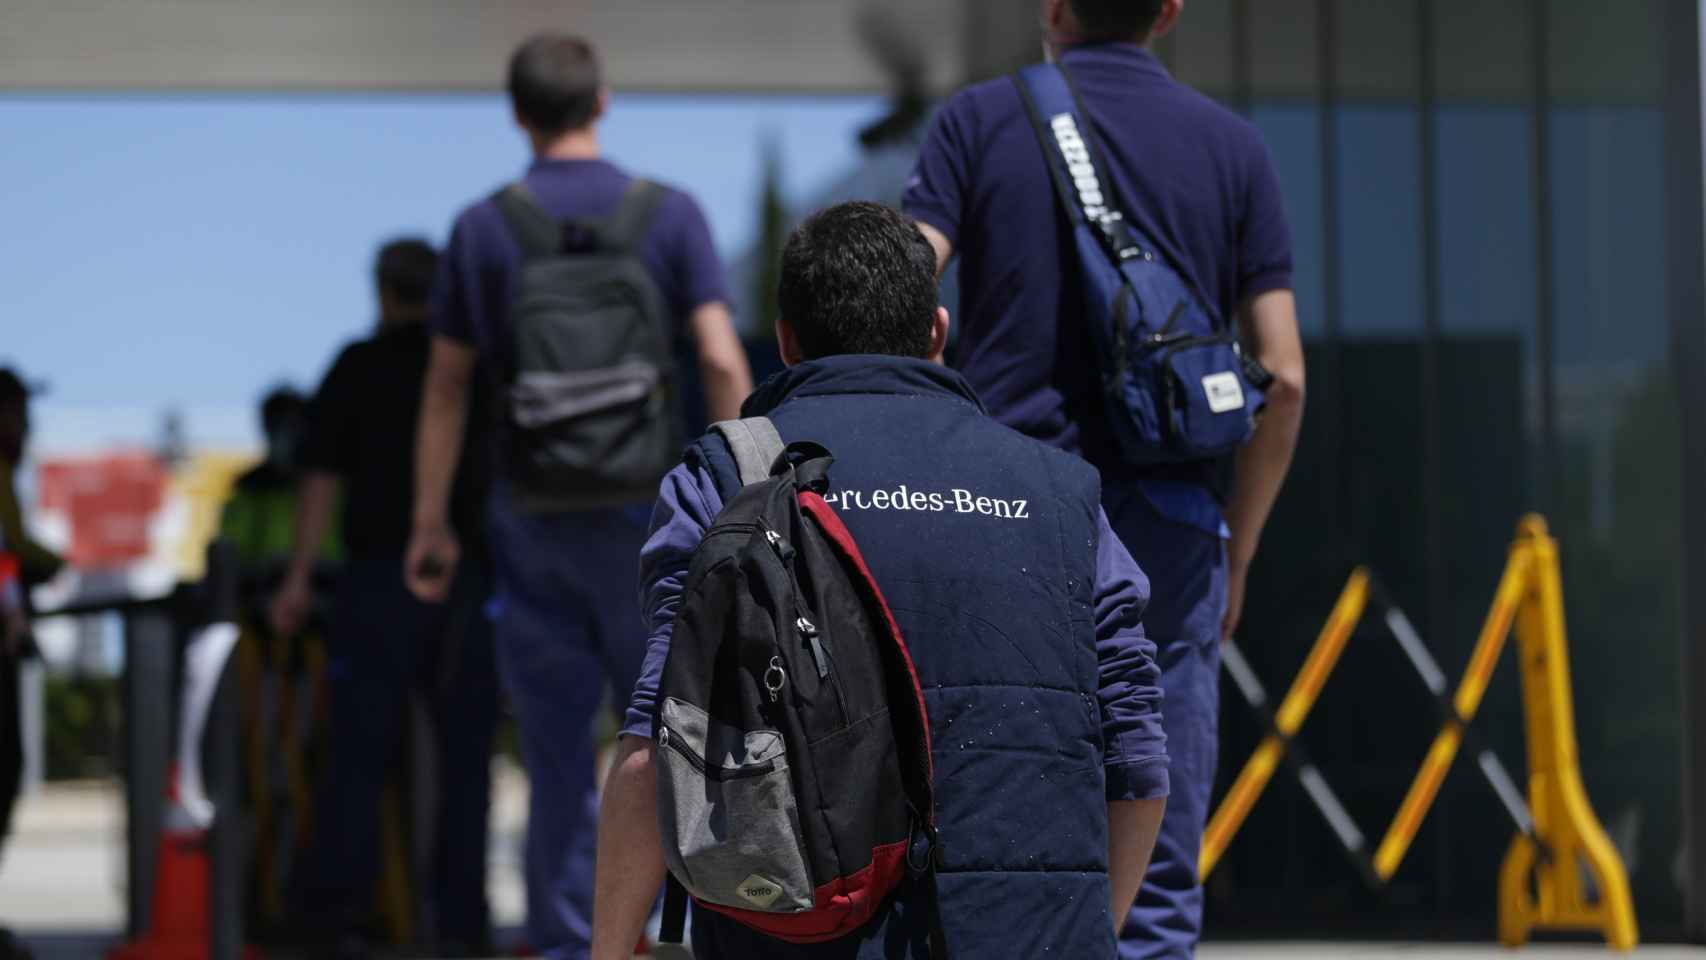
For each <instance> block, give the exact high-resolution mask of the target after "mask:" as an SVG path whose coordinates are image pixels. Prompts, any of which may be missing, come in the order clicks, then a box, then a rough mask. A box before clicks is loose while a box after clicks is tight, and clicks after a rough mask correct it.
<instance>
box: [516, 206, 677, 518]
mask: <svg viewBox="0 0 1706 960" xmlns="http://www.w3.org/2000/svg"><path fill="white" fill-rule="evenodd" d="M662 195H663V188H662V187H659V186H658V185H657V184H654V183H650V182H647V181H645V180H635V181H633V183H632V184H630V185H629V188H628V191H627V193H626V194H625V195H624V196H623V198H622V202H621V204H620V205H619V206H618V207H617V208H616V212H615V213H614V214H613V215H611V216H610V217H608V218H606V219H604V220H597V221H568V222H563V223H559V222H558V221H556V220H555V219H553V218H552V217H551V215H550V214H549V213H547V212H546V211H545V210H544V208H543V207H541V206H540V205H539V202H538V200H536V199H535V198H534V197H533V195H532V193H531V192H529V191H528V189H527V187H526V186H524V185H523V184H521V183H512V184H510V185H509V186H507V187H504V188H503V189H502V190H500V191H499V192H498V193H497V195H496V196H495V197H494V198H493V200H494V202H495V203H496V204H497V207H498V210H500V211H501V212H502V213H503V216H504V220H505V221H506V222H507V223H508V225H509V229H510V233H511V235H512V236H513V237H514V238H515V241H516V243H517V244H518V245H519V246H520V247H521V252H522V265H521V273H520V277H519V279H518V280H517V283H516V286H515V289H514V291H513V299H512V301H511V303H510V309H509V322H510V333H511V342H512V347H511V353H510V355H509V356H508V357H507V358H504V359H505V360H506V361H507V363H506V364H505V365H504V368H503V369H502V371H501V373H502V375H503V377H504V382H503V383H502V384H500V388H501V391H500V394H499V395H500V396H501V397H502V402H500V403H499V404H498V407H499V410H500V411H501V414H500V416H501V418H502V421H503V422H502V424H501V426H500V429H499V442H500V444H501V450H502V453H501V463H500V469H501V472H502V474H503V476H504V477H505V479H506V480H507V481H508V483H509V486H510V494H511V496H512V498H513V501H514V502H515V504H516V505H517V506H518V507H519V508H521V509H523V510H531V511H552V510H575V509H587V508H593V507H603V506H618V505H624V504H633V503H645V502H650V501H651V500H652V499H653V498H654V497H655V496H656V495H657V488H658V482H659V481H660V480H662V479H663V475H664V474H665V473H667V472H668V471H669V469H670V468H671V467H672V466H674V465H675V463H676V462H677V461H678V459H679V458H680V454H681V444H682V436H681V432H682V412H681V406H680V397H679V393H680V391H679V387H678V384H677V383H676V370H675V355H674V350H673V346H674V338H673V336H672V333H671V330H672V324H671V323H670V319H669V314H668V311H667V309H666V307H665V303H664V298H663V294H662V293H661V292H659V290H658V287H657V283H656V282H655V281H654V280H653V279H652V277H651V274H650V273H649V272H648V271H647V270H646V267H645V264H643V263H642V262H641V261H640V259H639V257H638V255H637V249H638V247H639V244H640V241H641V240H642V239H643V238H644V237H645V235H646V230H647V228H648V227H649V226H650V225H651V221H652V214H653V213H654V211H655V210H656V209H657V204H658V201H659V199H661V197H662Z"/></svg>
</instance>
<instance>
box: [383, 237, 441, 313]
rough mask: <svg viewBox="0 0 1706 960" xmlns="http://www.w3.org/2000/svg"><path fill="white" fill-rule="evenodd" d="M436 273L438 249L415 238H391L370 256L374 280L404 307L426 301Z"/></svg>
mask: <svg viewBox="0 0 1706 960" xmlns="http://www.w3.org/2000/svg"><path fill="white" fill-rule="evenodd" d="M437 272H438V251H437V250H434V249H433V248H432V244H430V243H428V242H426V241H425V240H422V239H420V238H419V237H401V238H399V239H396V240H392V241H391V242H389V243H387V244H385V245H384V246H383V247H380V248H379V255H378V256H377V257H375V258H373V281H374V283H376V284H378V285H379V289H380V290H381V291H383V292H385V293H389V294H390V295H391V296H392V297H393V298H395V299H396V300H397V302H398V303H401V304H404V305H406V306H420V305H421V304H424V303H426V301H427V296H428V295H429V294H431V293H432V280H433V276H434V274H436V273H437Z"/></svg>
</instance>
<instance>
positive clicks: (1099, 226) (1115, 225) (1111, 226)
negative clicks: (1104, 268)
mask: <svg viewBox="0 0 1706 960" xmlns="http://www.w3.org/2000/svg"><path fill="white" fill-rule="evenodd" d="M1091 223H1094V224H1095V225H1096V231H1097V232H1098V233H1100V234H1101V236H1102V245H1103V246H1105V247H1107V248H1108V252H1109V253H1111V254H1113V256H1114V259H1116V260H1144V261H1146V262H1153V261H1154V260H1155V253H1154V252H1153V251H1150V250H1145V249H1143V246H1142V245H1141V244H1139V243H1138V242H1137V236H1136V235H1135V234H1133V233H1132V230H1131V226H1130V225H1129V224H1127V223H1126V220H1125V215H1124V214H1122V213H1120V212H1119V211H1118V210H1109V211H1107V212H1106V213H1104V214H1102V215H1101V216H1099V217H1097V218H1096V219H1094V220H1092V221H1091Z"/></svg>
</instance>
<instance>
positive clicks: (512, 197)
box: [492, 180, 563, 259]
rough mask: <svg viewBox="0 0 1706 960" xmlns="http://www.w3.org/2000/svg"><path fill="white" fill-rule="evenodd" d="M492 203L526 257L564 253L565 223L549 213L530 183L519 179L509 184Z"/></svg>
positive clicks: (495, 195) (493, 196)
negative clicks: (535, 194) (534, 194)
mask: <svg viewBox="0 0 1706 960" xmlns="http://www.w3.org/2000/svg"><path fill="white" fill-rule="evenodd" d="M492 202H493V203H495V204H497V208H498V212H499V213H502V214H503V217H504V223H505V224H506V225H508V227H509V235H510V236H511V237H513V238H514V239H515V242H516V245H517V246H519V247H521V255H522V256H523V257H526V258H528V259H532V258H534V257H550V256H555V255H557V254H559V253H561V252H562V250H563V225H562V224H560V223H558V222H557V221H556V220H555V219H553V218H552V216H551V215H550V214H549V213H546V212H545V208H544V207H542V206H540V205H539V200H538V199H537V198H536V197H534V196H533V191H531V190H529V189H527V185H526V184H524V183H522V182H521V181H520V180H517V181H516V182H514V183H512V184H509V185H507V186H505V187H504V188H503V189H502V190H499V191H498V192H497V193H495V194H493V195H492Z"/></svg>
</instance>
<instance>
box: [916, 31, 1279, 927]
mask: <svg viewBox="0 0 1706 960" xmlns="http://www.w3.org/2000/svg"><path fill="white" fill-rule="evenodd" d="M1182 6H1183V3H1182V0H1042V2H1041V3H1040V8H1041V14H1042V24H1043V28H1044V30H1045V31H1046V44H1045V46H1046V49H1047V51H1048V52H1049V56H1050V57H1051V59H1053V60H1055V61H1056V62H1057V63H1058V65H1059V67H1060V68H1061V70H1062V72H1063V73H1064V75H1065V76H1066V77H1067V78H1069V80H1070V83H1071V86H1072V87H1073V88H1075V91H1076V95H1077V100H1078V104H1076V105H1073V104H1072V103H1071V100H1068V101H1067V102H1068V104H1069V106H1067V107H1066V108H1065V110H1057V111H1051V112H1050V116H1043V117H1038V118H1037V119H1036V120H1035V121H1033V119H1032V118H1031V116H1029V115H1028V114H1029V111H1028V110H1027V105H1026V99H1025V97H1024V96H1022V94H1021V89H1020V85H1019V84H1018V83H1016V82H1015V80H1014V79H1013V78H1003V79H1000V80H995V81H991V82H988V83H984V84H980V85H978V86H974V87H971V88H969V89H967V90H964V91H962V92H961V93H959V94H958V95H956V96H955V97H954V98H953V99H952V100H951V101H950V102H949V103H948V104H947V105H946V107H944V108H943V110H942V111H941V113H940V115H939V116H938V118H937V120H936V124H935V127H934V129H933V130H932V132H931V134H930V136H929V138H928V140H927V141H926V143H925V145H924V147H923V150H922V153H921V155H920V157H919V162H918V168H917V171H916V174H915V175H914V177H913V180H912V182H911V184H910V186H909V187H908V189H907V191H906V195H905V200H904V204H905V208H906V210H907V212H908V213H910V214H911V215H912V216H914V217H915V218H917V220H918V222H919V224H920V225H921V226H922V228H923V229H924V232H925V235H926V236H927V237H929V238H930V241H931V244H932V245H933V246H934V247H935V248H936V254H937V263H938V266H939V267H945V266H946V264H947V262H948V260H949V259H950V258H951V257H952V256H954V255H955V254H957V255H958V256H959V258H960V265H959V277H960V290H961V296H962V311H963V313H964V315H965V326H964V329H963V332H962V335H961V338H960V342H959V344H958V346H957V352H956V355H955V357H954V358H953V359H954V365H955V366H956V367H957V368H959V369H960V370H961V371H962V372H963V373H964V374H965V376H966V379H967V380H968V381H969V382H970V383H971V385H972V386H973V387H974V388H975V389H976V390H977V391H978V393H979V395H980V396H982V397H983V399H984V401H985V402H986V403H988V404H989V406H990V410H991V412H992V413H993V414H994V416H995V417H996V419H998V420H1000V421H1001V422H1003V423H1005V424H1007V425H1009V426H1012V427H1014V428H1015V429H1018V430H1020V431H1021V432H1023V433H1026V434H1029V435H1031V436H1033V437H1036V438H1038V439H1041V440H1044V441H1046V442H1048V443H1050V444H1052V445H1054V446H1057V447H1060V448H1062V449H1066V450H1071V451H1075V452H1078V453H1081V454H1082V455H1083V456H1084V457H1085V458H1087V459H1088V460H1089V461H1090V462H1091V463H1092V464H1094V465H1095V466H1096V467H1097V468H1098V469H1099V470H1100V471H1101V473H1102V477H1103V488H1102V502H1103V505H1104V507H1105V508H1106V509H1107V513H1108V517H1109V519H1110V521H1111V522H1112V523H1113V527H1114V530H1115V531H1116V532H1118V534H1119V536H1120V539H1121V540H1122V541H1123V542H1124V543H1125V545H1126V547H1127V548H1128V549H1129V550H1130V551H1131V553H1132V556H1133V557H1135V558H1136V559H1137V561H1138V563H1139V564H1140V565H1141V566H1142V568H1143V569H1144V570H1145V571H1147V572H1148V573H1149V575H1150V577H1151V587H1152V591H1153V601H1152V602H1151V604H1150V606H1149V609H1148V613H1147V614H1146V615H1145V619H1144V626H1145V629H1146V630H1147V632H1148V633H1149V635H1150V636H1151V637H1152V638H1154V640H1155V643H1156V646H1157V647H1158V648H1159V650H1160V654H1159V658H1160V663H1161V669H1162V684H1163V687H1164V688H1165V690H1166V693H1167V701H1166V702H1167V706H1166V710H1165V712H1164V722H1165V725H1166V730H1167V742H1168V748H1169V753H1170V755H1171V757H1172V767H1171V774H1172V783H1173V792H1172V796H1171V799H1170V801H1169V803H1168V807H1167V816H1166V820H1165V822H1164V823H1163V826H1162V831H1161V837H1160V839H1159V841H1158V842H1157V843H1156V848H1155V856H1154V859H1153V861H1152V862H1151V864H1150V866H1149V873H1148V876H1147V877H1146V879H1145V883H1144V886H1143V890H1142V892H1141V893H1140V895H1139V897H1138V901H1137V905H1136V906H1135V908H1134V909H1133V911H1132V915H1131V922H1130V923H1129V925H1128V926H1127V928H1126V932H1125V937H1124V940H1123V942H1122V944H1121V947H1120V949H1121V956H1123V957H1162V956H1167V957H1179V956H1189V955H1190V954H1191V953H1192V952H1193V951H1194V950H1195V947H1196V943H1197V939H1198V934H1199V930H1200V927H1201V919H1202V891H1201V888H1200V887H1199V886H1198V884H1197V856H1198V852H1199V849H1200V847H1201V842H1202V830H1203V826H1204V821H1205V818H1206V816H1207V812H1208V803H1209V799H1210V790H1211V788H1212V786H1213V781H1214V768H1215V757H1216V750H1217V742H1216V724H1217V720H1216V715H1217V711H1218V682H1217V679H1218V678H1217V672H1218V669H1219V662H1220V651H1219V646H1218V644H1219V642H1220V640H1221V639H1222V638H1224V637H1229V636H1231V634H1232V632H1233V630H1234V628H1235V627H1236V626H1237V624H1238V618H1239V612H1240V608H1241V607H1242V604H1243V596H1244V580H1245V575H1246V572H1247V571H1248V569H1249V565H1250V561H1251V558H1252V557H1253V556H1254V555H1255V552H1256V544H1257V541H1258V540H1259V538H1260V536H1261V531H1262V526H1263V524H1264V523H1265V522H1266V520H1267V516H1268V512H1269V510H1270V509H1271V507H1272V506H1273V502H1274V499H1275V497H1276V496H1277V495H1278V493H1279V489H1280V486H1281V484H1282V482H1283V481H1284V478H1285V474H1286V471H1287V469H1288V467H1289V466H1290V462H1291V455H1292V449H1293V447H1294V445H1295V443H1296V438H1297V432H1298V425H1299V423H1300V422H1301V419H1302V415H1303V382H1304V371H1303V353H1302V347H1301V344H1300V341H1299V337H1298V331H1297V317H1296V307H1295V302H1294V300H1293V297H1292V294H1291V290H1290V287H1291V269H1292V260H1291V240H1290V233H1289V228H1288V226H1287V224H1286V220H1285V214H1284V210H1283V208H1282V205H1281V200H1280V192H1279V185H1278V182H1277V180H1276V177H1275V174H1274V170H1273V164H1272V161H1271V159H1270V157H1269V155H1268V152H1267V148H1266V147H1265V146H1264V145H1263V143H1262V141H1261V139H1260V136H1259V135H1258V134H1257V132H1256V131H1255V129H1254V128H1253V127H1251V126H1250V124H1249V123H1247V122H1245V121H1244V120H1243V119H1241V118H1239V117H1237V116H1236V115H1234V114H1232V113H1231V112H1229V111H1227V110H1225V109H1223V108H1221V107H1220V106H1218V105H1216V104H1215V103H1213V102H1212V101H1210V100H1209V99H1208V98H1206V97H1204V96H1201V95H1200V94H1198V93H1196V92H1195V91H1193V90H1191V89H1189V88H1187V87H1185V86H1183V85H1181V84H1179V83H1178V82H1176V81H1174V80H1173V79H1172V77H1170V76H1169V75H1168V73H1167V71H1166V69H1165V68H1164V67H1162V65H1161V63H1160V61H1158V60H1157V59H1156V58H1155V56H1154V54H1152V53H1151V52H1150V51H1149V49H1148V44H1149V42H1150V41H1151V40H1153V39H1154V38H1156V37H1158V36H1161V35H1162V34H1164V33H1165V32H1166V31H1167V30H1168V29H1170V28H1171V27H1172V26H1173V24H1174V22H1175V21H1176V20H1177V19H1178V17H1179V14H1180V10H1181V7H1182ZM1032 99H1033V100H1034V97H1033V98H1032ZM1074 106H1076V107H1077V112H1082V113H1084V114H1085V116H1084V117H1082V118H1080V119H1079V121H1078V123H1077V125H1076V126H1074V125H1072V124H1071V123H1070V122H1069V121H1061V120H1060V115H1061V113H1063V112H1070V111H1073V107H1074ZM1079 127H1087V128H1088V129H1078V128H1079ZM1063 128H1064V129H1063ZM1039 133H1042V134H1043V139H1045V140H1046V141H1047V142H1048V143H1047V146H1044V145H1043V144H1040V143H1039ZM1086 144H1087V145H1088V151H1087V152H1079V153H1077V154H1076V155H1075V156H1073V157H1072V158H1071V162H1072V163H1073V164H1075V166H1074V167H1072V168H1071V171H1072V172H1071V177H1070V179H1069V178H1068V177H1067V176H1066V175H1065V171H1062V176H1061V177H1060V180H1059V184H1058V188H1057V185H1056V183H1051V165H1056V166H1055V169H1057V170H1058V169H1061V166H1060V165H1058V164H1059V159H1058V156H1057V155H1056V154H1055V152H1054V151H1061V152H1064V151H1066V150H1067V149H1074V150H1076V151H1084V150H1085V147H1086ZM1045 150H1047V151H1050V152H1045ZM1092 161H1094V162H1095V163H1096V165H1097V166H1098V167H1099V168H1101V171H1102V172H1101V177H1104V178H1105V181H1104V182H1101V183H1099V184H1097V183H1096V181H1095V180H1091V181H1089V182H1090V183H1091V184H1092V185H1096V186H1099V187H1100V188H1102V190H1105V191H1106V192H1107V193H1108V194H1111V201H1112V204H1113V205H1114V206H1115V208H1116V209H1117V212H1118V213H1120V214H1122V215H1123V217H1124V222H1123V224H1121V223H1119V222H1116V221H1114V220H1112V219H1109V220H1108V221H1107V222H1106V224H1105V225H1110V226H1111V227H1112V228H1113V230H1114V232H1111V233H1110V234H1109V236H1111V237H1116V238H1119V240H1118V243H1117V246H1118V247H1119V249H1120V252H1121V253H1122V255H1125V256H1130V255H1137V256H1138V257H1139V261H1138V262H1137V263H1131V262H1124V265H1123V266H1122V267H1121V268H1120V269H1121V270H1122V271H1125V270H1131V269H1133V268H1135V267H1140V266H1143V265H1145V264H1148V263H1153V262H1156V261H1159V262H1160V263H1162V264H1165V265H1167V266H1169V267H1170V268H1171V269H1172V270H1173V271H1176V273H1177V275H1178V276H1179V277H1181V278H1182V280H1183V283H1184V285H1185V287H1186V288H1187V289H1193V290H1194V291H1195V294H1196V296H1197V298H1198V299H1199V302H1200V303H1202V304H1203V306H1204V307H1205V308H1206V312H1208V314H1209V316H1217V317H1218V318H1225V319H1224V320H1223V322H1225V321H1231V324H1233V325H1235V330H1236V333H1237V335H1238V337H1239V339H1241V340H1242V342H1243V346H1244V351H1245V355H1246V356H1249V355H1252V354H1253V356H1254V357H1255V359H1257V360H1259V361H1260V363H1261V365H1262V366H1263V367H1265V368H1266V370H1267V372H1268V373H1269V374H1271V376H1272V378H1273V379H1272V382H1271V383H1269V384H1267V386H1266V409H1265V412H1264V413H1263V414H1262V415H1261V417H1260V419H1259V421H1258V422H1257V424H1256V427H1255V430H1254V434H1253V436H1251V437H1250V438H1249V440H1248V442H1247V443H1246V444H1244V445H1243V447H1242V448H1241V449H1239V450H1238V451H1237V453H1236V461H1235V469H1234V471H1233V474H1232V476H1233V479H1232V482H1231V487H1230V490H1229V491H1228V492H1226V493H1225V495H1224V498H1222V496H1221V491H1219V490H1217V488H1216V484H1215V481H1214V477H1215V474H1216V462H1215V460H1214V459H1213V458H1209V457H1203V458H1200V459H1196V460H1191V459H1184V460H1179V459H1176V458H1170V457H1169V456H1167V455H1166V454H1167V452H1166V451H1164V450H1160V449H1154V450H1141V449H1133V447H1132V445H1131V444H1130V443H1129V442H1123V441H1124V440H1126V439H1127V438H1122V437H1121V436H1120V434H1119V432H1118V430H1117V427H1118V426H1119V425H1118V424H1115V423H1113V422H1112V421H1113V419H1114V416H1117V415H1118V412H1117V411H1116V412H1115V414H1114V415H1113V416H1111V415H1110V412H1109V407H1108V406H1107V405H1105V404H1104V400H1103V397H1104V391H1103V389H1102V386H1101V385H1102V382H1103V373H1104V370H1105V369H1106V365H1105V364H1103V363H1102V362H1101V360H1100V359H1099V356H1098V353H1097V349H1098V348H1097V346H1096V345H1095V343H1096V341H1095V340H1094V336H1095V335H1096V333H1097V332H1098V331H1097V330H1093V329H1092V324H1091V323H1090V322H1088V321H1087V315H1088V314H1090V313H1091V312H1092V311H1093V310H1095V309H1096V308H1099V307H1101V306H1103V304H1102V303H1097V302H1093V301H1092V300H1091V299H1090V297H1091V295H1090V294H1089V293H1088V292H1087V291H1086V290H1085V289H1084V287H1085V284H1084V283H1083V282H1081V280H1080V270H1079V267H1078V261H1079V255H1077V254H1075V250H1074V237H1075V236H1078V234H1074V232H1073V222H1074V219H1075V218H1077V217H1079V216H1080V215H1078V214H1074V215H1073V218H1070V219H1069V217H1068V216H1067V215H1066V213H1065V212H1064V210H1065V205H1066V204H1075V205H1076V204H1080V203H1083V202H1085V201H1086V199H1087V200H1088V201H1089V202H1090V203H1091V205H1092V206H1095V205H1101V204H1104V203H1106V202H1107V201H1108V200H1109V199H1110V198H1109V197H1108V196H1107V195H1106V194H1104V193H1102V192H1101V191H1097V192H1093V193H1090V194H1089V195H1088V197H1086V195H1085V193H1084V191H1083V190H1082V184H1081V183H1080V181H1081V179H1082V175H1083V174H1085V173H1086V172H1087V167H1088V164H1090V163H1091V162H1092ZM1099 212H1102V211H1094V210H1090V209H1088V208H1085V214H1088V215H1091V216H1094V215H1095V214H1096V213H1099ZM1098 220H1099V224H1100V218H1098ZM1126 227H1129V228H1132V229H1133V230H1135V232H1136V233H1137V234H1138V235H1140V236H1141V237H1142V238H1144V239H1146V241H1147V243H1132V242H1130V239H1131V234H1130V233H1126V232H1124V231H1125V228H1126ZM1150 247H1152V248H1154V249H1147V248H1150ZM1146 249H1147V254H1148V256H1147V258H1144V257H1143V256H1142V254H1143V253H1144V251H1145V250H1146ZM1163 312H1165V310H1164V311H1163ZM1049 318H1058V319H1057V320H1056V321H1055V322H1050V321H1049ZM1171 335H1173V332H1172V331H1165V330H1163V331H1162V336H1171ZM1169 342H1170V341H1169ZM1201 372H1206V371H1201ZM1239 375H1240V374H1239V373H1238V372H1237V371H1231V372H1227V373H1221V374H1218V375H1211V376H1209V377H1207V378H1201V379H1200V383H1201V390H1202V392H1204V393H1206V394H1207V396H1206V407H1207V409H1208V410H1210V411H1212V412H1213V414H1215V415H1216V416H1219V415H1220V414H1223V413H1227V412H1228V411H1233V412H1236V413H1237V414H1238V415H1243V416H1247V414H1246V410H1247V407H1246V406H1245V398H1246V397H1247V396H1249V394H1248V392H1247V391H1243V390H1241V389H1239V387H1238V384H1236V383H1235V382H1234V377H1236V376H1239ZM1184 383H1185V387H1184V389H1188V390H1191V391H1197V390H1198V389H1199V386H1198V384H1199V378H1197V377H1191V378H1188V379H1186V380H1185V381H1184ZM1251 385H1252V386H1256V385H1257V384H1251ZM1192 397H1193V402H1194V399H1196V394H1195V393H1193V394H1192ZM1245 429H1246V430H1247V429H1248V424H1247V422H1246V424H1245ZM1128 433H1129V431H1128Z"/></svg>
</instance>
